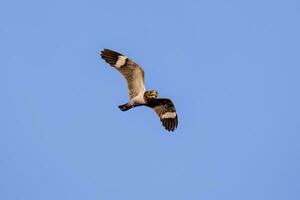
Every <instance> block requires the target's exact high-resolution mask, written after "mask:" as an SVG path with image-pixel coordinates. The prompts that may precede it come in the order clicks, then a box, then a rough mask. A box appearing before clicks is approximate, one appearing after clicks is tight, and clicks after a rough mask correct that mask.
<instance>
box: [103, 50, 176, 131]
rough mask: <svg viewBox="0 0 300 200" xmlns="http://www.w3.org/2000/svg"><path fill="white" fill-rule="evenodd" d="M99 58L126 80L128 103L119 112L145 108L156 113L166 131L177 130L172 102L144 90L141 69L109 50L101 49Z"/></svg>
mask: <svg viewBox="0 0 300 200" xmlns="http://www.w3.org/2000/svg"><path fill="white" fill-rule="evenodd" d="M100 56H101V58H102V59H104V61H105V62H106V63H108V64H109V65H110V66H111V67H113V68H115V69H116V70H117V71H119V72H120V73H121V75H122V76H123V77H124V78H125V79H126V82H127V86H128V92H129V102H128V103H125V104H122V105H120V106H119V108H120V110H121V111H124V112H125V111H128V110H130V109H132V108H135V107H138V106H146V107H149V108H152V109H153V110H154V111H155V112H156V114H157V115H158V117H159V119H160V121H161V124H162V125H163V126H164V127H165V129H166V130H167V131H169V132H170V131H172V132H173V131H174V130H176V129H177V126H178V116H177V112H176V108H175V106H174V104H173V102H172V100H171V99H168V98H157V97H158V91H156V90H148V91H147V90H146V87H145V83H144V77H145V72H144V70H143V68H141V67H140V66H139V65H138V64H137V63H135V62H134V61H133V60H131V59H130V58H128V57H127V56H125V55H123V54H121V53H119V52H116V51H113V50H111V49H106V48H105V49H103V50H102V51H101V53H100Z"/></svg>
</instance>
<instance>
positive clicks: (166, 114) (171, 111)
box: [151, 98, 178, 131]
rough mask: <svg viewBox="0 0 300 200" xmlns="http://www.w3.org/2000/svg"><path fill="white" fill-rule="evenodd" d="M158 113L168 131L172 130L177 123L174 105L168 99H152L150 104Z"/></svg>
mask: <svg viewBox="0 0 300 200" xmlns="http://www.w3.org/2000/svg"><path fill="white" fill-rule="evenodd" d="M151 107H152V108H153V109H154V111H155V112H156V114H157V115H158V117H159V119H160V121H161V123H162V125H163V126H164V127H165V129H167V130H168V131H174V130H175V129H176V128H177V125H178V117H177V112H176V109H175V106H174V104H173V102H172V101H171V100H170V99H160V98H158V99H154V100H153V104H152V106H151Z"/></svg>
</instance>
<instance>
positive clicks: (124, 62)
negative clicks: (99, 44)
mask: <svg viewBox="0 0 300 200" xmlns="http://www.w3.org/2000/svg"><path fill="white" fill-rule="evenodd" d="M101 58H103V59H104V60H105V62H107V63H108V64H110V65H111V66H112V67H114V68H116V69H117V70H118V71H119V72H120V73H121V74H122V75H123V76H124V77H125V79H126V81H127V86H128V90H129V97H130V99H133V98H134V97H136V96H139V95H141V96H142V95H143V94H144V92H145V91H146V88H145V84H144V70H143V69H142V68H141V67H140V66H139V65H138V64H136V63H135V62H133V61H132V60H130V59H129V58H128V57H127V56H124V55H122V54H120V53H118V52H115V51H112V50H110V49H104V50H103V51H101Z"/></svg>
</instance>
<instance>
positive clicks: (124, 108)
mask: <svg viewBox="0 0 300 200" xmlns="http://www.w3.org/2000/svg"><path fill="white" fill-rule="evenodd" d="M119 108H120V110H122V111H123V112H124V111H127V110H129V109H130V108H132V106H131V105H129V104H128V103H126V104H123V105H120V106H119Z"/></svg>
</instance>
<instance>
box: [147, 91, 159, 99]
mask: <svg viewBox="0 0 300 200" xmlns="http://www.w3.org/2000/svg"><path fill="white" fill-rule="evenodd" d="M157 96H158V92H157V91H156V90H149V91H146V92H145V93H144V97H145V98H146V99H155V98H157Z"/></svg>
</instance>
